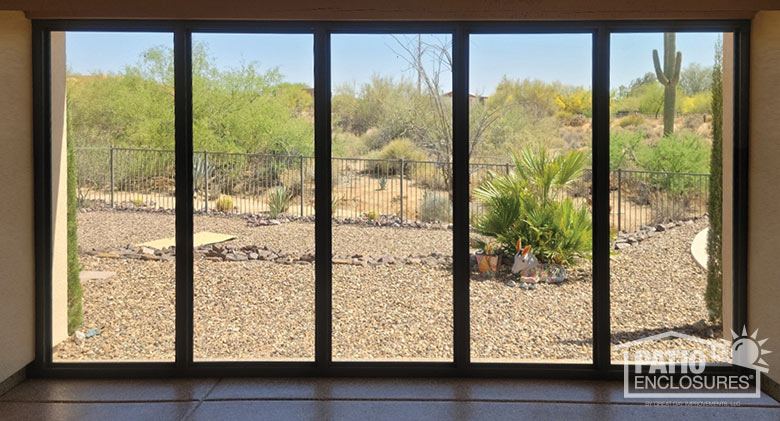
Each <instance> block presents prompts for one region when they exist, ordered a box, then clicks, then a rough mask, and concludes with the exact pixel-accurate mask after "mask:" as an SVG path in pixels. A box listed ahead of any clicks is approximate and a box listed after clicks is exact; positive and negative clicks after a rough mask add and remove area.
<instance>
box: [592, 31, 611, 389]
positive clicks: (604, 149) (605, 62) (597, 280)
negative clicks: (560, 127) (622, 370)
mask: <svg viewBox="0 0 780 421" xmlns="http://www.w3.org/2000/svg"><path fill="white" fill-rule="evenodd" d="M609 37H610V33H609V30H608V29H607V28H606V27H605V26H600V27H599V28H598V29H597V30H596V32H595V33H594V36H593V93H594V94H593V145H594V147H593V157H592V158H593V170H592V171H593V197H592V200H593V340H594V342H593V363H594V365H595V367H596V369H597V370H598V371H599V373H602V374H606V373H607V371H608V370H609V367H610V319H609V318H610V307H609V306H610V300H609V298H610V297H609V58H610V57H609V45H610V44H609V41H610V39H609Z"/></svg>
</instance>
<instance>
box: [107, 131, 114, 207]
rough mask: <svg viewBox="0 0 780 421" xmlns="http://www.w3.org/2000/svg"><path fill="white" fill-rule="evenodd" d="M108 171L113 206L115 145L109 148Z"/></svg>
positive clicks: (112, 205) (112, 204)
mask: <svg viewBox="0 0 780 421" xmlns="http://www.w3.org/2000/svg"><path fill="white" fill-rule="evenodd" d="M108 172H109V177H110V184H111V187H110V189H111V190H110V197H111V207H112V208H113V207H114V147H113V146H111V147H110V148H109V149H108Z"/></svg>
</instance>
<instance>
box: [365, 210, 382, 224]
mask: <svg viewBox="0 0 780 421" xmlns="http://www.w3.org/2000/svg"><path fill="white" fill-rule="evenodd" d="M366 218H368V220H369V221H376V220H377V219H379V214H378V213H377V211H375V210H370V211H368V213H367V214H366Z"/></svg>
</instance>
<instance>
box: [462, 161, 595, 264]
mask: <svg viewBox="0 0 780 421" xmlns="http://www.w3.org/2000/svg"><path fill="white" fill-rule="evenodd" d="M513 161H514V164H515V167H514V169H513V170H512V171H510V173H509V174H507V175H498V174H491V177H490V178H489V179H488V180H487V181H486V182H485V183H483V184H482V185H481V186H480V187H479V188H477V189H476V190H475V191H474V196H475V197H476V198H477V199H478V200H480V201H481V202H482V203H483V204H484V205H485V206H486V208H487V211H486V212H485V213H484V214H483V216H481V217H479V218H477V220H476V229H477V231H478V232H479V233H481V234H483V235H486V236H490V237H493V238H495V239H496V240H497V241H498V242H499V243H500V244H501V245H502V247H503V249H504V251H505V253H507V254H510V253H513V252H514V247H515V243H516V242H517V239H518V238H520V239H522V241H523V244H528V245H530V246H531V248H532V250H533V252H534V253H535V254H536V256H538V257H539V258H540V259H541V260H543V261H548V262H554V263H561V264H566V263H571V261H572V260H573V258H574V257H575V256H576V255H585V254H586V253H589V252H590V250H591V244H592V229H593V228H592V225H591V217H590V213H589V211H588V209H587V207H586V206H585V205H575V204H574V203H573V202H572V200H571V199H570V198H565V199H562V198H561V197H560V196H561V194H560V192H561V191H562V190H563V188H565V187H566V186H567V185H569V184H571V183H572V182H574V181H575V180H577V179H579V178H580V177H581V176H582V172H583V170H584V168H585V163H586V162H587V160H586V158H585V155H583V154H582V153H580V152H577V151H572V152H568V153H566V154H551V153H549V152H548V151H547V150H545V149H542V148H536V149H530V148H526V149H524V150H523V151H522V152H521V154H520V155H519V156H518V155H514V154H513Z"/></svg>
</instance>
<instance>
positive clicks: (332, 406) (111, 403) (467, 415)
mask: <svg viewBox="0 0 780 421" xmlns="http://www.w3.org/2000/svg"><path fill="white" fill-rule="evenodd" d="M680 402H688V404H687V405H679V403H680ZM527 418H535V419H539V420H546V419H601V420H606V419H633V420H638V419H666V420H669V419H687V420H698V419H727V420H736V419H750V420H751V421H754V420H764V419H766V420H780V404H779V403H778V402H776V401H775V400H773V399H772V398H770V397H768V396H766V395H764V396H762V397H761V398H760V399H744V400H741V401H735V402H728V406H712V405H701V402H699V403H698V404H697V403H696V402H693V403H691V401H690V400H688V401H682V400H681V401H679V402H677V404H670V403H668V402H667V404H666V405H665V406H656V405H648V404H646V403H645V401H641V400H627V399H625V398H623V385H622V383H621V382H595V381H547V380H463V379H426V380H422V379H235V378H225V379H177V380H27V381H25V382H23V383H22V384H20V385H18V386H16V387H15V388H13V389H11V390H10V391H8V392H7V393H5V394H4V395H3V396H0V419H13V420H27V419H30V420H45V419H58V420H70V419H74V420H76V419H77V420H93V419H94V420H105V419H111V420H124V419H128V420H129V419H133V420H135V419H145V420H146V419H148V420H174V419H175V420H179V419H187V420H245V419H273V420H306V419H316V420H327V419H338V420H342V419H347V420H351V419H354V420H369V419H370V420H393V421H398V420H420V419H442V420H469V419H487V420H503V419H527Z"/></svg>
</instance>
